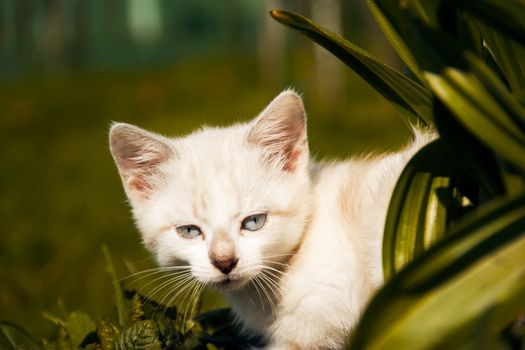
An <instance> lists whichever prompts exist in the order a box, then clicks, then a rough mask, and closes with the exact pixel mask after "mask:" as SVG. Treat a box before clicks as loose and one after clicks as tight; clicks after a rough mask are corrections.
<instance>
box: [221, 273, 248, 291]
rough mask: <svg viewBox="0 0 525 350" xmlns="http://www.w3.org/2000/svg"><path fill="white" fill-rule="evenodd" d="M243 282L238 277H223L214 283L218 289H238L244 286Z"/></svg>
mask: <svg viewBox="0 0 525 350" xmlns="http://www.w3.org/2000/svg"><path fill="white" fill-rule="evenodd" d="M244 282H245V281H244V280H243V279H241V278H240V277H233V276H229V275H228V276H224V278H222V279H221V280H220V281H218V282H217V283H216V286H217V287H218V288H219V289H230V290H231V289H238V288H240V287H242V286H243V285H244Z"/></svg>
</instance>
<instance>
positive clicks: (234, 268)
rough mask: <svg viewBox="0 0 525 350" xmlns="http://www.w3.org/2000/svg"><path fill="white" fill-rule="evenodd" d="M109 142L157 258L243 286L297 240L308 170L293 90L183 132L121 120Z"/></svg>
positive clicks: (283, 257)
mask: <svg viewBox="0 0 525 350" xmlns="http://www.w3.org/2000/svg"><path fill="white" fill-rule="evenodd" d="M110 146H111V153H112V154H113V157H114V159H115V162H116V164H117V167H118V169H119V173H120V175H121V178H122V181H123V184H124V189H125V191H126V194H127V196H128V198H129V201H130V203H131V206H132V209H133V214H134V217H135V220H136V223H137V226H138V227H139V229H140V231H141V233H142V237H143V241H144V243H145V245H146V246H147V248H148V249H149V250H151V252H152V253H153V254H154V255H155V257H156V259H157V261H158V263H159V264H160V265H162V266H173V265H186V266H191V272H192V274H193V276H194V277H196V278H197V279H198V280H200V281H201V282H203V283H206V284H209V285H210V284H211V285H216V286H219V287H224V288H227V287H228V288H238V287H241V286H242V285H244V284H245V283H247V282H248V281H250V280H252V279H253V278H255V277H256V276H257V275H258V274H260V273H261V272H262V271H263V270H266V271H267V272H268V273H270V274H271V271H272V270H271V268H275V267H276V266H282V263H283V261H287V260H288V259H289V258H290V257H291V255H293V253H294V252H295V250H296V249H297V247H298V245H299V243H300V240H301V237H302V233H303V231H304V227H305V225H306V223H307V221H308V216H309V211H310V180H309V176H308V169H307V168H308V159H309V155H308V143H307V137H306V115H305V112H304V107H303V104H302V101H301V99H300V98H299V96H297V95H296V94H295V93H294V92H292V91H284V92H282V93H281V94H280V95H279V96H277V97H276V98H275V99H274V100H273V101H272V102H271V103H270V104H269V105H268V107H266V109H264V111H263V112H261V114H260V115H259V116H258V117H257V118H255V119H254V120H253V121H251V122H250V123H247V124H239V125H234V126H232V127H229V128H203V129H202V130H200V131H197V132H194V133H192V134H190V135H188V136H185V137H181V138H173V139H171V138H165V137H162V136H159V135H157V134H153V133H150V132H147V131H145V130H142V129H140V128H138V127H135V126H132V125H129V124H121V123H117V124H114V125H113V126H112V128H111V131H110ZM275 264H276V265H275ZM279 264H281V265H279ZM274 273H276V272H274Z"/></svg>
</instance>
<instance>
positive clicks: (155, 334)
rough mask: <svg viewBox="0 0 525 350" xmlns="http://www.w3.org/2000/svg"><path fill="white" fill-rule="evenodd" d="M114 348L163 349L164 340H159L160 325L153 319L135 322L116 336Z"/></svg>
mask: <svg viewBox="0 0 525 350" xmlns="http://www.w3.org/2000/svg"><path fill="white" fill-rule="evenodd" d="M113 349H114V350H132V349H150V350H161V349H162V342H161V341H160V340H159V327H158V326H157V324H156V323H155V322H154V321H152V320H143V321H138V322H134V323H132V324H131V325H130V326H129V327H128V328H126V329H124V330H123V331H122V332H121V333H119V334H118V335H117V336H116V338H115V340H114V342H113Z"/></svg>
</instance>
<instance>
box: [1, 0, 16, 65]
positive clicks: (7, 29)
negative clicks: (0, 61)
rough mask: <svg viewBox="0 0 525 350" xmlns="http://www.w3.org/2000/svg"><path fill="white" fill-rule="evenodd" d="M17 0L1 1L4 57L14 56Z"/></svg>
mask: <svg viewBox="0 0 525 350" xmlns="http://www.w3.org/2000/svg"><path fill="white" fill-rule="evenodd" d="M14 1H15V0H3V1H2V2H1V3H0V6H1V9H0V11H1V12H0V13H1V16H2V17H1V19H0V21H1V29H0V42H1V44H2V53H3V57H6V55H7V56H8V57H9V58H12V56H13V54H14V52H15V47H16V46H15V4H14Z"/></svg>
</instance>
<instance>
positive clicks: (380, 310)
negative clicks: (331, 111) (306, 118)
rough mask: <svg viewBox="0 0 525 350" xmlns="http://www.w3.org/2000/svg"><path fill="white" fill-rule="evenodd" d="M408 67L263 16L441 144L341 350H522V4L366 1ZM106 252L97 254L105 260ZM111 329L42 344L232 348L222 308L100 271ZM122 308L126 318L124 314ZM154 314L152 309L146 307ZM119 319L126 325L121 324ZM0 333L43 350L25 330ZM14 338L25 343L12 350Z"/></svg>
mask: <svg viewBox="0 0 525 350" xmlns="http://www.w3.org/2000/svg"><path fill="white" fill-rule="evenodd" d="M369 5H370V8H371V11H372V13H373V14H374V16H375V18H376V20H377V22H378V24H379V26H380V27H381V29H382V30H383V32H384V34H385V36H386V37H387V38H388V40H389V41H390V42H391V43H392V46H393V47H394V49H395V50H396V51H397V52H398V54H399V56H400V57H401V59H402V60H403V61H404V62H405V64H406V67H407V69H406V72H404V73H403V72H399V71H396V70H395V69H393V68H390V67H388V66H386V65H384V64H382V63H381V62H379V61H377V60H376V59H375V58H374V57H373V56H372V55H370V54H369V53H367V52H366V51H364V50H363V49H361V48H359V47H358V46H356V45H354V44H352V43H350V42H348V41H346V40H345V39H342V38H340V37H339V36H337V35H336V34H333V33H331V32H329V31H328V30H326V29H324V28H322V27H321V26H319V25H318V24H316V23H314V22H312V21H311V20H309V19H306V18H304V17H302V16H300V15H298V14H295V13H292V12H287V11H279V10H275V11H272V12H271V16H272V17H273V18H275V19H276V20H278V21H279V22H281V23H283V24H285V25H287V26H290V27H291V28H293V29H296V30H299V31H301V32H303V33H304V34H306V35H307V36H308V37H310V38H311V39H312V40H314V41H315V42H317V43H319V44H320V45H322V46H323V47H325V48H326V49H327V50H329V51H330V52H332V53H333V54H334V55H335V56H337V57H338V58H340V59H341V60H342V61H343V62H344V63H346V64H347V65H348V66H349V67H350V68H351V69H353V70H354V71H356V73H358V74H359V75H360V76H361V77H362V78H363V79H364V80H365V81H367V82H368V83H369V84H370V85H371V86H372V87H373V88H375V89H376V90H377V91H378V92H379V93H380V94H381V95H382V96H383V97H384V98H385V99H386V100H387V101H389V102H390V103H392V105H393V106H394V107H395V108H396V110H397V111H398V112H399V113H400V115H401V116H402V117H403V119H404V120H405V121H406V122H407V123H408V124H416V125H417V126H419V127H425V126H429V125H430V126H432V127H433V128H435V130H437V133H438V135H439V137H438V139H437V140H436V141H434V142H433V143H431V144H429V145H428V146H427V147H425V148H423V149H422V150H421V151H420V152H419V153H418V154H416V155H415V156H414V157H413V158H412V160H411V161H410V162H409V163H408V165H407V167H406V168H405V170H404V171H403V173H402V174H401V177H400V179H399V180H398V183H397V185H396V188H395V190H394V194H393V197H392V200H391V203H390V206H389V209H388V215H387V218H386V225H385V235H384V237H385V238H384V245H383V257H384V259H383V264H384V274H385V280H386V283H385V286H384V287H383V288H382V289H381V290H380V291H378V293H377V294H376V295H375V297H374V298H373V299H372V301H371V303H370V305H369V306H368V307H367V309H366V310H365V312H364V315H363V317H362V319H361V321H360V323H359V324H358V326H357V328H356V330H355V331H354V334H353V336H352V338H351V340H350V348H352V349H364V348H366V349H425V348H490V349H500V348H502V349H504V348H512V349H523V347H524V346H525V317H524V315H525V234H524V232H525V191H524V190H525V108H524V103H525V51H524V50H525V49H524V47H523V45H524V44H525V42H524V41H525V39H524V38H525V22H524V20H523V19H524V18H525V17H524V15H523V14H524V13H525V5H524V4H523V2H522V1H519V0H507V1H495V0H483V1H480V0H461V1H448V0H436V1H432V2H422V1H419V0H407V1H402V2H395V1H388V0H370V1H369ZM106 255H108V254H106ZM108 272H110V274H112V276H113V280H114V287H115V294H116V296H117V299H116V300H117V302H116V305H117V315H118V317H117V321H112V320H99V321H97V322H93V321H92V320H91V319H90V317H89V316H87V315H86V314H84V313H80V312H72V313H68V312H66V311H65V310H64V311H63V315H61V316H60V317H57V316H53V315H50V314H46V317H47V318H49V319H51V320H52V321H53V322H54V323H55V324H56V325H57V337H56V340H55V341H53V342H47V341H44V342H43V344H42V346H41V347H42V348H45V349H51V348H58V349H71V348H74V347H77V346H81V347H86V348H92V349H128V348H135V347H141V348H150V349H156V348H195V349H206V348H208V349H213V348H221V347H222V348H228V349H230V348H236V347H237V348H243V347H244V346H246V345H247V342H250V343H253V342H256V340H253V339H252V340H246V339H240V338H239V337H238V336H237V335H236V334H235V331H234V329H233V326H232V322H231V319H230V313H229V311H228V310H216V311H213V312H210V313H205V314H202V315H199V316H195V315H197V313H199V310H198V308H195V309H194V313H193V315H192V316H195V317H190V321H184V319H185V318H184V317H182V319H181V315H180V314H179V313H178V312H177V309H175V308H167V307H166V306H163V305H159V304H157V303H156V302H154V301H153V300H150V299H148V298H145V297H144V296H141V295H139V294H137V293H135V292H127V293H125V295H126V297H127V299H128V301H127V302H126V301H125V300H124V298H123V297H122V295H121V293H122V291H121V288H120V285H119V283H118V281H117V280H116V276H115V273H114V269H113V268H112V267H111V264H108ZM126 303H127V304H128V305H129V306H128V307H129V310H130V311H129V312H126V309H125V304H126ZM159 309H162V310H163V311H162V313H160V314H159V313H158V312H156V310H159ZM127 314H129V316H127ZM0 331H1V332H0V337H3V338H5V340H6V341H7V342H8V343H10V344H12V346H13V348H14V347H15V346H17V345H16V344H22V346H26V347H28V348H35V347H40V344H39V343H38V342H37V341H35V340H34V339H32V338H31V337H30V336H29V335H28V334H27V332H25V331H24V330H23V329H22V328H20V327H18V326H17V325H15V324H12V323H10V322H5V321H2V322H1V323H0ZM21 339H22V340H21Z"/></svg>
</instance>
